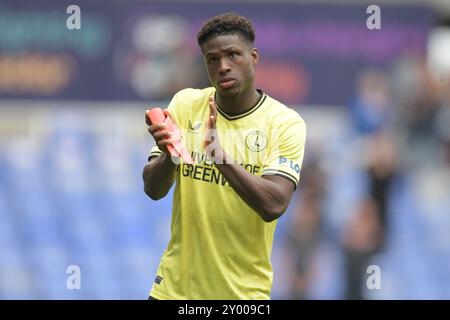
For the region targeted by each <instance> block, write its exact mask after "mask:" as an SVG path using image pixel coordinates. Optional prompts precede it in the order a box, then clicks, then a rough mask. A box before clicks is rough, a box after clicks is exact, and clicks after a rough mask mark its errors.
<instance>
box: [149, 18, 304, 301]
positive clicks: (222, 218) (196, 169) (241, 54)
mask: <svg viewBox="0 0 450 320" xmlns="http://www.w3.org/2000/svg"><path fill="white" fill-rule="evenodd" d="M197 38H198V43H199V46H200V48H201V51H202V53H203V56H204V60H205V63H206V68H207V71H208V76H209V80H210V82H211V85H212V87H210V88H206V89H202V90H200V89H185V90H182V91H180V92H178V93H177V94H176V95H175V96H174V97H173V99H172V101H171V102H170V105H169V107H168V114H169V115H170V117H171V119H172V120H173V121H174V122H175V123H176V124H177V125H178V127H179V128H180V130H181V131H182V132H183V140H184V142H185V143H186V144H187V148H188V150H189V152H190V154H191V155H192V158H193V160H194V164H193V165H191V164H186V163H183V161H181V163H180V164H176V163H177V161H172V159H171V156H170V153H169V152H168V150H167V145H168V144H169V143H170V135H169V132H168V131H167V129H166V128H165V126H164V125H162V124H152V125H151V126H150V127H149V129H148V130H149V132H150V133H151V135H152V136H153V137H154V139H155V141H156V146H155V147H153V149H152V150H151V153H150V157H149V163H148V164H147V165H146V166H145V168H144V171H143V179H144V190H145V192H146V194H147V195H148V196H149V197H150V198H151V199H153V200H158V199H161V198H163V197H164V196H165V195H166V194H167V193H168V191H169V189H170V188H171V186H172V184H173V183H174V181H176V186H175V191H174V198H173V212H172V227H171V239H170V243H169V245H168V247H167V249H166V251H165V252H164V254H163V256H162V258H161V262H160V265H159V268H158V271H157V275H156V279H155V282H154V283H153V287H152V290H151V293H150V296H151V297H152V298H155V299H269V298H270V291H271V287H272V278H273V276H272V266H271V262H270V256H271V250H272V242H273V236H274V231H275V226H276V220H277V219H278V218H279V217H280V216H281V215H282V214H283V213H284V212H285V210H286V208H287V206H288V204H289V201H290V199H291V195H292V192H293V191H294V190H295V188H296V186H297V184H298V182H299V179H300V168H301V164H302V161H303V154H304V146H305V137H306V127H305V123H304V121H303V119H302V118H301V117H300V116H299V115H298V114H297V113H296V112H295V111H294V110H292V109H289V108H287V107H286V106H284V105H283V104H281V103H280V102H278V101H276V100H275V99H272V98H271V97H269V96H268V95H266V94H265V93H264V92H262V91H261V90H259V89H256V88H255V66H256V64H257V63H258V59H259V56H258V50H257V49H256V48H254V47H253V42H254V40H255V33H254V30H253V27H252V24H251V22H250V21H249V20H247V19H246V18H244V17H242V16H239V15H237V14H234V13H226V14H222V15H218V16H215V17H213V18H211V19H209V20H208V21H207V22H206V23H205V24H204V25H203V27H202V29H201V30H200V32H199V33H198V36H197ZM198 141H201V143H198ZM189 142H190V143H189Z"/></svg>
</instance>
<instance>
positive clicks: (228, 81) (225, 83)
mask: <svg viewBox="0 0 450 320" xmlns="http://www.w3.org/2000/svg"><path fill="white" fill-rule="evenodd" d="M235 83H236V80H235V79H233V78H224V79H222V80H220V81H219V87H220V88H222V89H228V88H231V87H232V86H233V85H234V84H235Z"/></svg>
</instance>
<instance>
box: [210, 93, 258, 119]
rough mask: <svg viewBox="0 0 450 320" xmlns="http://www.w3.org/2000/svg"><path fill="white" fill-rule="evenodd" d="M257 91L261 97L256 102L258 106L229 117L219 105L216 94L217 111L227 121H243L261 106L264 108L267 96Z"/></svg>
mask: <svg viewBox="0 0 450 320" xmlns="http://www.w3.org/2000/svg"><path fill="white" fill-rule="evenodd" d="M256 91H258V92H259V93H260V97H259V99H258V101H257V102H256V104H255V105H254V106H253V107H251V108H250V109H249V110H247V111H244V112H242V113H238V114H234V115H229V114H227V113H226V112H225V111H224V110H223V109H222V108H220V106H219V104H218V103H217V99H216V97H215V95H216V93H214V99H215V100H216V106H217V111H219V113H220V114H221V115H222V116H223V117H224V118H225V119H227V120H237V119H241V118H243V117H246V116H248V115H249V114H251V113H253V112H255V111H256V110H257V109H258V108H259V107H260V106H262V104H263V103H264V101H265V100H266V94H265V93H264V92H263V91H262V90H260V89H256Z"/></svg>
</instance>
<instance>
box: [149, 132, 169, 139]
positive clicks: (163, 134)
mask: <svg viewBox="0 0 450 320" xmlns="http://www.w3.org/2000/svg"><path fill="white" fill-rule="evenodd" d="M171 136H172V134H171V133H170V132H169V131H167V130H160V131H157V132H154V133H153V138H155V139H156V140H159V139H162V138H169V137H171Z"/></svg>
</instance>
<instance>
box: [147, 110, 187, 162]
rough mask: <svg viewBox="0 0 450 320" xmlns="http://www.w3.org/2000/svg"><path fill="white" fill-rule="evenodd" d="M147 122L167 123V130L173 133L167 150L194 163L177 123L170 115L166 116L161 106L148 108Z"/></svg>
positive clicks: (185, 160)
mask: <svg viewBox="0 0 450 320" xmlns="http://www.w3.org/2000/svg"><path fill="white" fill-rule="evenodd" d="M146 122H147V124H149V123H150V124H156V123H158V124H159V123H164V124H165V125H166V128H167V130H168V131H169V132H170V134H171V140H172V143H171V144H169V145H167V150H169V152H170V154H171V155H172V156H175V157H181V158H182V159H183V161H184V162H185V163H188V164H193V163H194V161H192V158H191V156H190V154H189V151H188V150H187V148H186V146H185V145H184V144H183V141H182V140H181V132H180V130H179V129H178V127H177V126H176V124H175V123H174V122H173V121H172V119H170V117H166V115H165V114H164V112H163V110H162V109H161V108H153V109H151V110H147V112H146ZM150 124H149V125H150Z"/></svg>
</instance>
